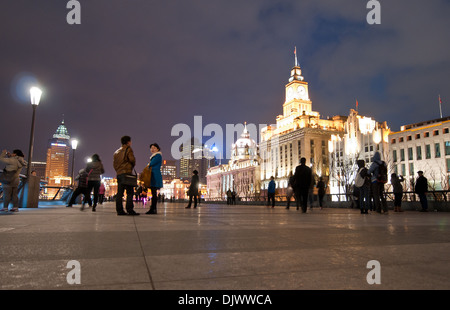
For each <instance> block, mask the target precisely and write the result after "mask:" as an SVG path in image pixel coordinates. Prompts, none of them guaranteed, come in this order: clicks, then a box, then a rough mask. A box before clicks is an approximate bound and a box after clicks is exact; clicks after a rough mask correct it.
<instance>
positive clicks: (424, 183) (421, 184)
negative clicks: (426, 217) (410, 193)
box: [414, 170, 428, 212]
mask: <svg viewBox="0 0 450 310" xmlns="http://www.w3.org/2000/svg"><path fill="white" fill-rule="evenodd" d="M417 174H418V175H419V177H418V178H417V180H416V185H415V186H414V192H415V193H416V194H417V195H419V199H420V205H421V206H422V210H420V212H428V201H427V192H428V180H427V178H426V177H424V175H423V171H422V170H420V171H417Z"/></svg>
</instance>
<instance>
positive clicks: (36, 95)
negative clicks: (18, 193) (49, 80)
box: [27, 87, 42, 178]
mask: <svg viewBox="0 0 450 310" xmlns="http://www.w3.org/2000/svg"><path fill="white" fill-rule="evenodd" d="M41 95H42V91H41V90H40V89H39V88H37V87H32V88H31V89H30V97H31V106H32V107H33V117H32V119H31V134H30V146H29V149H28V169H27V178H29V177H30V175H31V161H32V160H33V143H34V119H35V117H36V107H37V106H38V105H39V101H40V100H41Z"/></svg>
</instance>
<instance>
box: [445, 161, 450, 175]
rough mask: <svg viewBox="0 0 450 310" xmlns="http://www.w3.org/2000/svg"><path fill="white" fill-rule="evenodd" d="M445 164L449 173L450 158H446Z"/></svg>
mask: <svg viewBox="0 0 450 310" xmlns="http://www.w3.org/2000/svg"><path fill="white" fill-rule="evenodd" d="M446 162H447V172H450V158H447V159H446Z"/></svg>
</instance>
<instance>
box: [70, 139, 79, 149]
mask: <svg viewBox="0 0 450 310" xmlns="http://www.w3.org/2000/svg"><path fill="white" fill-rule="evenodd" d="M71 142H72V150H76V149H77V146H78V140H77V139H72V141H71Z"/></svg>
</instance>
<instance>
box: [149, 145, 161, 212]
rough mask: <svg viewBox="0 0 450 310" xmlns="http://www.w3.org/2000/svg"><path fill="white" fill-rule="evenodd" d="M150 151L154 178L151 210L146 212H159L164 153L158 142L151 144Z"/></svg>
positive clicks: (151, 185)
mask: <svg viewBox="0 0 450 310" xmlns="http://www.w3.org/2000/svg"><path fill="white" fill-rule="evenodd" d="M150 152H151V153H152V155H151V156H150V163H149V166H150V167H151V168H152V180H151V182H150V191H151V193H152V201H151V205H150V210H148V211H147V212H145V214H157V208H156V204H157V203H158V190H159V189H160V188H162V187H163V182H162V175H161V164H162V153H161V148H160V147H159V145H158V144H156V143H152V144H150Z"/></svg>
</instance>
